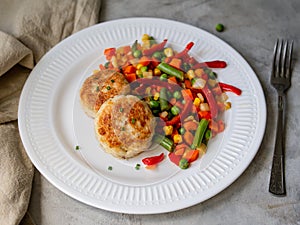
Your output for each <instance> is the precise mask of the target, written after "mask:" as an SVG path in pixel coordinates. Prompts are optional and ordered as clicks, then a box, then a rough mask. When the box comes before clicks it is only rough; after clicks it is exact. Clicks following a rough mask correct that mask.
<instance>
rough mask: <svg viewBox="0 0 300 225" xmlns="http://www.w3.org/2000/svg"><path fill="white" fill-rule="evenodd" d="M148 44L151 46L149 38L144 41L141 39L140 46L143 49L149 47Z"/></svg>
mask: <svg viewBox="0 0 300 225" xmlns="http://www.w3.org/2000/svg"><path fill="white" fill-rule="evenodd" d="M150 46H151V42H150V40H145V41H143V44H142V47H143V48H144V49H149V48H150Z"/></svg>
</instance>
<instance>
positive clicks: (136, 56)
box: [133, 50, 142, 58]
mask: <svg viewBox="0 0 300 225" xmlns="http://www.w3.org/2000/svg"><path fill="white" fill-rule="evenodd" d="M141 56H142V51H141V50H135V51H134V52H133V57H135V58H140V57H141Z"/></svg>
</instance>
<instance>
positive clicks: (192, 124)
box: [183, 121, 198, 131]
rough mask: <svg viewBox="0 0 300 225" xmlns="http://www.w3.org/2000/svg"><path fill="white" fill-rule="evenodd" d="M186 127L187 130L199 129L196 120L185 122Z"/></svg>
mask: <svg viewBox="0 0 300 225" xmlns="http://www.w3.org/2000/svg"><path fill="white" fill-rule="evenodd" d="M183 127H184V129H186V130H187V131H191V130H197V128H198V124H197V123H196V122H194V121H187V122H185V123H184V124H183Z"/></svg>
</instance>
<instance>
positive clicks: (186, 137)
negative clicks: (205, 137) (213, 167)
mask: <svg viewBox="0 0 300 225" xmlns="http://www.w3.org/2000/svg"><path fill="white" fill-rule="evenodd" d="M183 139H184V140H185V142H186V143H187V144H188V145H191V144H193V140H194V136H193V134H192V133H191V132H190V131H186V132H185V133H184V134H183Z"/></svg>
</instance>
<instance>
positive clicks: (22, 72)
mask: <svg viewBox="0 0 300 225" xmlns="http://www.w3.org/2000/svg"><path fill="white" fill-rule="evenodd" d="M100 6H101V0H76V1H67V0H62V1H61V0H52V1H48V0H23V1H20V0H3V1H1V7H0V154H1V155H0V167H1V170H0V181H1V184H0V225H18V224H20V222H21V220H22V218H23V217H24V215H25V217H24V220H23V221H22V223H21V224H22V225H28V224H34V223H32V221H30V220H31V218H30V216H28V215H29V214H28V213H26V211H27V208H28V205H29V200H30V194H31V187H32V180H33V174H34V167H33V165H32V163H31V162H30V159H29V157H28V156H27V154H26V151H25V149H24V147H23V145H22V141H21V139H20V136H19V131H18V123H17V121H16V120H17V119H18V104H19V98H20V95H21V91H22V88H23V85H24V83H25V81H26V79H27V77H28V76H29V74H30V72H31V69H33V68H34V65H35V63H37V62H38V61H39V60H41V58H42V57H43V55H44V54H45V53H46V52H47V51H49V50H50V49H51V48H52V47H53V46H55V45H56V44H57V43H59V42H60V41H62V40H63V39H64V38H66V37H68V36H70V35H71V34H73V33H75V32H77V31H79V30H81V29H83V28H85V27H88V26H91V25H93V24H95V23H97V22H98V19H99V18H98V17H99V11H100Z"/></svg>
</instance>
